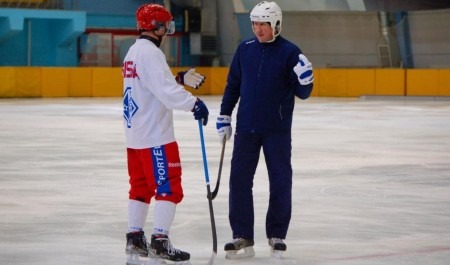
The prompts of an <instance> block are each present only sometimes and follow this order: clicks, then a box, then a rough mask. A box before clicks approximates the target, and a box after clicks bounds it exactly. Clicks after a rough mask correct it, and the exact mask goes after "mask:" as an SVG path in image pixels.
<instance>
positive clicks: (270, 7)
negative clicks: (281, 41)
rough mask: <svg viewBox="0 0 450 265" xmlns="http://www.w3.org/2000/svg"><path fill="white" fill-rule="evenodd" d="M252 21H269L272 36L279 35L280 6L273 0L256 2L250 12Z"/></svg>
mask: <svg viewBox="0 0 450 265" xmlns="http://www.w3.org/2000/svg"><path fill="white" fill-rule="evenodd" d="M250 20H251V21H252V22H269V23H270V26H271V27H272V30H273V37H274V39H275V37H276V36H278V35H280V32H281V20H282V14H281V8H280V7H279V6H278V5H277V3H275V2H266V1H262V2H261V3H259V4H257V5H256V6H255V7H254V8H253V10H252V12H250Z"/></svg>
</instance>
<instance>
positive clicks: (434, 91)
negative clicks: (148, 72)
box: [0, 67, 450, 98]
mask: <svg viewBox="0 0 450 265" xmlns="http://www.w3.org/2000/svg"><path fill="white" fill-rule="evenodd" d="M188 69H189V68H188V67H172V68H171V71H172V73H173V74H174V75H176V73H177V72H178V71H186V70H188ZM228 70H229V69H228V68H227V67H196V71H197V72H198V73H201V74H202V75H205V76H206V80H205V82H204V83H203V85H202V86H201V87H200V88H199V89H197V90H196V89H192V88H189V87H186V89H187V90H188V91H190V92H192V93H193V94H195V95H222V94H223V92H224V89H225V86H226V82H227V76H228ZM0 80H2V82H0V98H15V97H17V98H24V97H120V96H122V90H123V88H122V84H123V78H122V69H121V68H119V67H0ZM364 95H382V96H386V95H388V96H450V69H378V68H368V69H351V68H339V69H329V68H321V69H314V89H313V91H312V96H313V97H359V96H364Z"/></svg>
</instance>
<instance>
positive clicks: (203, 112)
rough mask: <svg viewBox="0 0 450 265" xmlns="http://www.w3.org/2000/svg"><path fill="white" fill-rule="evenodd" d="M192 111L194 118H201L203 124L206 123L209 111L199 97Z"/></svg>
mask: <svg viewBox="0 0 450 265" xmlns="http://www.w3.org/2000/svg"><path fill="white" fill-rule="evenodd" d="M192 112H193V113H194V118H195V119H196V120H202V123H203V126H206V124H207V123H208V115H209V111H208V108H207V107H206V105H205V103H203V101H202V100H201V99H199V98H197V101H196V102H195V105H194V108H193V109H192Z"/></svg>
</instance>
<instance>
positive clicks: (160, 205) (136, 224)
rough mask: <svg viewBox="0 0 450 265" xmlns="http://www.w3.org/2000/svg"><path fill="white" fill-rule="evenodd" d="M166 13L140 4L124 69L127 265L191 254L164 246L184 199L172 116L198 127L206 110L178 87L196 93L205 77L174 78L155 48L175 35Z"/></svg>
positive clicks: (183, 260)
mask: <svg viewBox="0 0 450 265" xmlns="http://www.w3.org/2000/svg"><path fill="white" fill-rule="evenodd" d="M172 19H173V17H172V15H171V14H170V12H169V11H168V10H167V9H165V8H164V7H163V6H161V5H157V4H144V5H142V6H141V7H139V8H138V10H137V11H136V20H137V27H138V30H139V32H140V34H141V35H140V37H139V38H138V39H137V40H136V42H135V43H134V44H133V45H132V46H131V47H130V49H129V51H128V53H127V55H126V56H125V59H124V63H123V77H124V82H123V117H124V129H125V137H126V144H127V162H128V174H129V183H130V190H129V202H128V233H127V234H126V240H127V242H126V248H125V252H126V254H127V255H128V258H127V264H142V261H140V260H139V256H144V257H146V256H148V257H149V261H148V264H152V263H154V264H158V263H159V262H160V261H163V260H169V261H172V262H175V263H176V264H189V259H190V254H189V253H187V252H185V251H182V250H179V249H176V248H174V247H173V246H172V244H171V242H170V240H169V231H170V227H171V225H172V222H173V219H174V216H175V209H176V206H177V204H178V203H180V202H181V200H182V199H183V188H182V185H181V163H180V155H179V150H178V144H177V141H176V139H175V135H174V125H173V110H184V111H192V112H193V114H194V118H195V119H196V120H201V121H202V123H203V125H206V124H207V122H208V115H209V112H208V108H207V107H206V105H205V104H204V103H203V101H202V100H200V99H199V98H197V97H195V96H193V95H192V94H191V93H189V92H188V91H186V90H185V89H184V87H183V86H182V85H188V86H191V87H193V88H198V87H199V86H200V85H201V84H202V83H203V81H204V79H205V77H204V76H202V75H200V74H198V73H195V70H194V69H189V70H188V71H186V72H180V73H178V75H177V76H176V77H174V76H173V75H172V73H171V71H170V68H169V66H168V64H167V62H166V58H165V55H164V54H163V52H162V51H161V49H160V48H159V46H160V45H161V43H162V42H163V41H164V39H165V38H166V35H168V34H172V33H173V32H174V28H175V27H174V22H173V21H172ZM152 198H153V199H154V201H155V207H154V215H153V230H152V232H151V239H150V242H147V240H146V236H145V233H144V225H145V222H146V218H147V213H148V209H149V204H150V200H151V199H152Z"/></svg>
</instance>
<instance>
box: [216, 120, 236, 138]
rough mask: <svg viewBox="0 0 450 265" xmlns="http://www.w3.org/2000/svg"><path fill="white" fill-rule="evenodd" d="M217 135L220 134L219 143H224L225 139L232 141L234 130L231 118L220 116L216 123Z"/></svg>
mask: <svg viewBox="0 0 450 265" xmlns="http://www.w3.org/2000/svg"><path fill="white" fill-rule="evenodd" d="M216 128H217V133H219V141H220V142H221V143H222V141H223V138H224V137H225V138H226V139H227V140H230V137H231V133H232V131H233V129H232V128H231V117H230V116H228V115H219V116H218V117H217V121H216Z"/></svg>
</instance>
